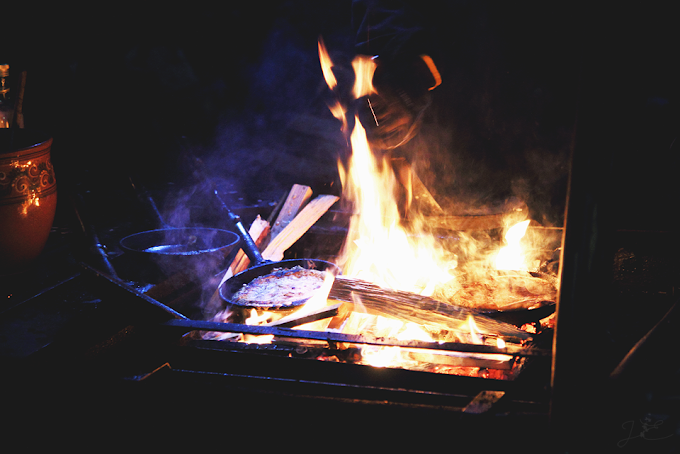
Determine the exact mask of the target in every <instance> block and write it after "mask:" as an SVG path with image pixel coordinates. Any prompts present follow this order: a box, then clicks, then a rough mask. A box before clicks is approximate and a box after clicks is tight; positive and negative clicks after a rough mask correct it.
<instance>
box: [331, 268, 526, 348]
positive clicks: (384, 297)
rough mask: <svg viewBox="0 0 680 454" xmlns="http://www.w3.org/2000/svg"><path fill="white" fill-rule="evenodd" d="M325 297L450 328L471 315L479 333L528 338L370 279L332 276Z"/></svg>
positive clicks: (503, 325) (508, 327)
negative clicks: (330, 286)
mask: <svg viewBox="0 0 680 454" xmlns="http://www.w3.org/2000/svg"><path fill="white" fill-rule="evenodd" d="M329 298H332V299H335V300H338V301H347V302H354V301H355V300H356V299H358V300H359V301H360V302H361V304H362V305H363V306H364V307H365V308H366V311H367V312H368V313H369V314H375V315H383V316H386V317H390V318H395V319H397V320H401V321H412V322H414V323H418V324H425V325H435V326H439V327H442V328H444V329H448V330H451V331H466V330H467V329H468V328H467V327H466V325H467V324H466V322H467V319H468V317H469V316H470V315H472V316H473V318H474V321H475V323H476V325H477V327H478V328H479V330H480V331H481V332H482V333H483V334H496V335H499V336H501V337H503V338H505V339H506V340H512V339H516V340H527V339H529V338H530V337H531V335H530V334H529V333H527V332H525V331H522V330H520V329H518V328H516V327H515V326H514V325H511V324H509V323H504V322H499V321H497V320H494V319H492V318H490V317H486V316H484V315H481V314H478V313H476V312H474V311H472V310H470V309H467V308H462V307H458V306H453V305H451V304H447V303H444V302H442V301H438V300H435V299H433V298H431V297H427V296H423V295H418V294H416V293H411V292H407V291H403V290H393V289H386V288H382V287H380V286H378V285H376V284H373V283H371V282H368V281H364V280H361V279H356V278H350V277H346V276H337V277H336V278H335V281H334V282H333V287H332V288H331V291H330V294H329Z"/></svg>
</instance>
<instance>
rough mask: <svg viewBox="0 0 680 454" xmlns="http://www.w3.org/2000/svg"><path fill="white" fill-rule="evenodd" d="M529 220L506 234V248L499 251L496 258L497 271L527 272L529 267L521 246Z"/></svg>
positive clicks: (516, 225)
mask: <svg viewBox="0 0 680 454" xmlns="http://www.w3.org/2000/svg"><path fill="white" fill-rule="evenodd" d="M529 222H530V221H529V220H528V219H527V220H526V221H522V222H520V223H517V224H515V225H513V226H512V227H510V228H509V229H508V231H507V232H506V233H505V242H506V246H505V247H503V248H501V250H500V251H498V255H497V256H496V269H497V270H526V269H527V265H526V261H525V257H524V253H523V251H522V247H521V245H520V241H521V240H522V238H523V237H524V235H525V233H526V231H527V227H528V226H529Z"/></svg>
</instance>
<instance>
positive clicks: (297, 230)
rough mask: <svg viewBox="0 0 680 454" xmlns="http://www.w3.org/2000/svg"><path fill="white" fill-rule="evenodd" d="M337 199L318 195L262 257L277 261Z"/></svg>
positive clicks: (273, 241) (271, 242) (267, 248)
mask: <svg viewBox="0 0 680 454" xmlns="http://www.w3.org/2000/svg"><path fill="white" fill-rule="evenodd" d="M338 199H339V197H337V196H334V195H320V196H318V197H317V198H315V199H314V200H312V201H311V202H309V203H308V204H307V206H305V207H304V208H303V209H302V211H300V213H298V215H297V216H295V218H294V219H293V220H292V221H290V222H289V223H288V225H287V226H286V227H285V228H284V229H283V230H282V231H281V232H280V233H279V234H278V235H276V238H273V239H272V240H271V241H270V242H269V245H268V246H267V247H266V248H265V250H264V251H263V252H262V257H264V258H266V259H268V260H273V261H279V260H281V259H283V253H284V252H285V251H286V250H287V249H288V248H289V247H291V246H292V245H293V244H294V243H295V242H296V241H297V240H298V239H300V237H301V236H302V235H304V234H305V232H307V230H309V228H310V227H311V226H312V225H314V223H315V222H316V221H318V220H319V218H320V217H321V216H323V215H324V213H326V211H328V209H329V208H330V207H331V206H332V205H333V204H334V203H335V202H337V201H338Z"/></svg>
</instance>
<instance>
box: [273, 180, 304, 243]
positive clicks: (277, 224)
mask: <svg viewBox="0 0 680 454" xmlns="http://www.w3.org/2000/svg"><path fill="white" fill-rule="evenodd" d="M311 197H312V188H310V187H309V186H304V185H301V184H294V185H293V187H292V188H291V189H290V192H289V193H288V197H286V201H285V202H284V203H283V206H282V207H281V210H280V211H279V215H278V216H277V218H276V220H275V221H274V222H273V223H272V226H271V237H272V239H274V238H276V236H277V235H278V234H279V233H281V231H282V230H283V229H284V228H285V227H286V226H287V225H288V224H289V223H290V221H292V220H293V219H294V218H295V216H297V214H298V213H299V212H300V210H301V209H302V208H303V207H304V206H305V205H306V204H307V202H309V199H311Z"/></svg>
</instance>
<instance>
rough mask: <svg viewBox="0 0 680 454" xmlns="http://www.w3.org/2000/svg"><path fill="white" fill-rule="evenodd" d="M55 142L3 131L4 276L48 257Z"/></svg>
mask: <svg viewBox="0 0 680 454" xmlns="http://www.w3.org/2000/svg"><path fill="white" fill-rule="evenodd" d="M51 147H52V138H51V137H49V136H47V135H45V134H41V133H36V132H33V131H30V130H25V129H15V130H14V132H12V131H11V130H10V129H0V274H12V273H15V272H20V271H23V270H24V269H26V268H27V267H28V266H29V265H30V264H31V262H33V261H34V260H35V259H36V258H37V257H38V255H40V253H41V252H42V250H43V248H44V247H45V243H46V242H47V237H48V236H49V234H50V229H51V228H52V222H53V221H54V214H55V211H56V208H57V181H56V179H55V176H54V168H53V167H52V162H51V160H50V151H51Z"/></svg>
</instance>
